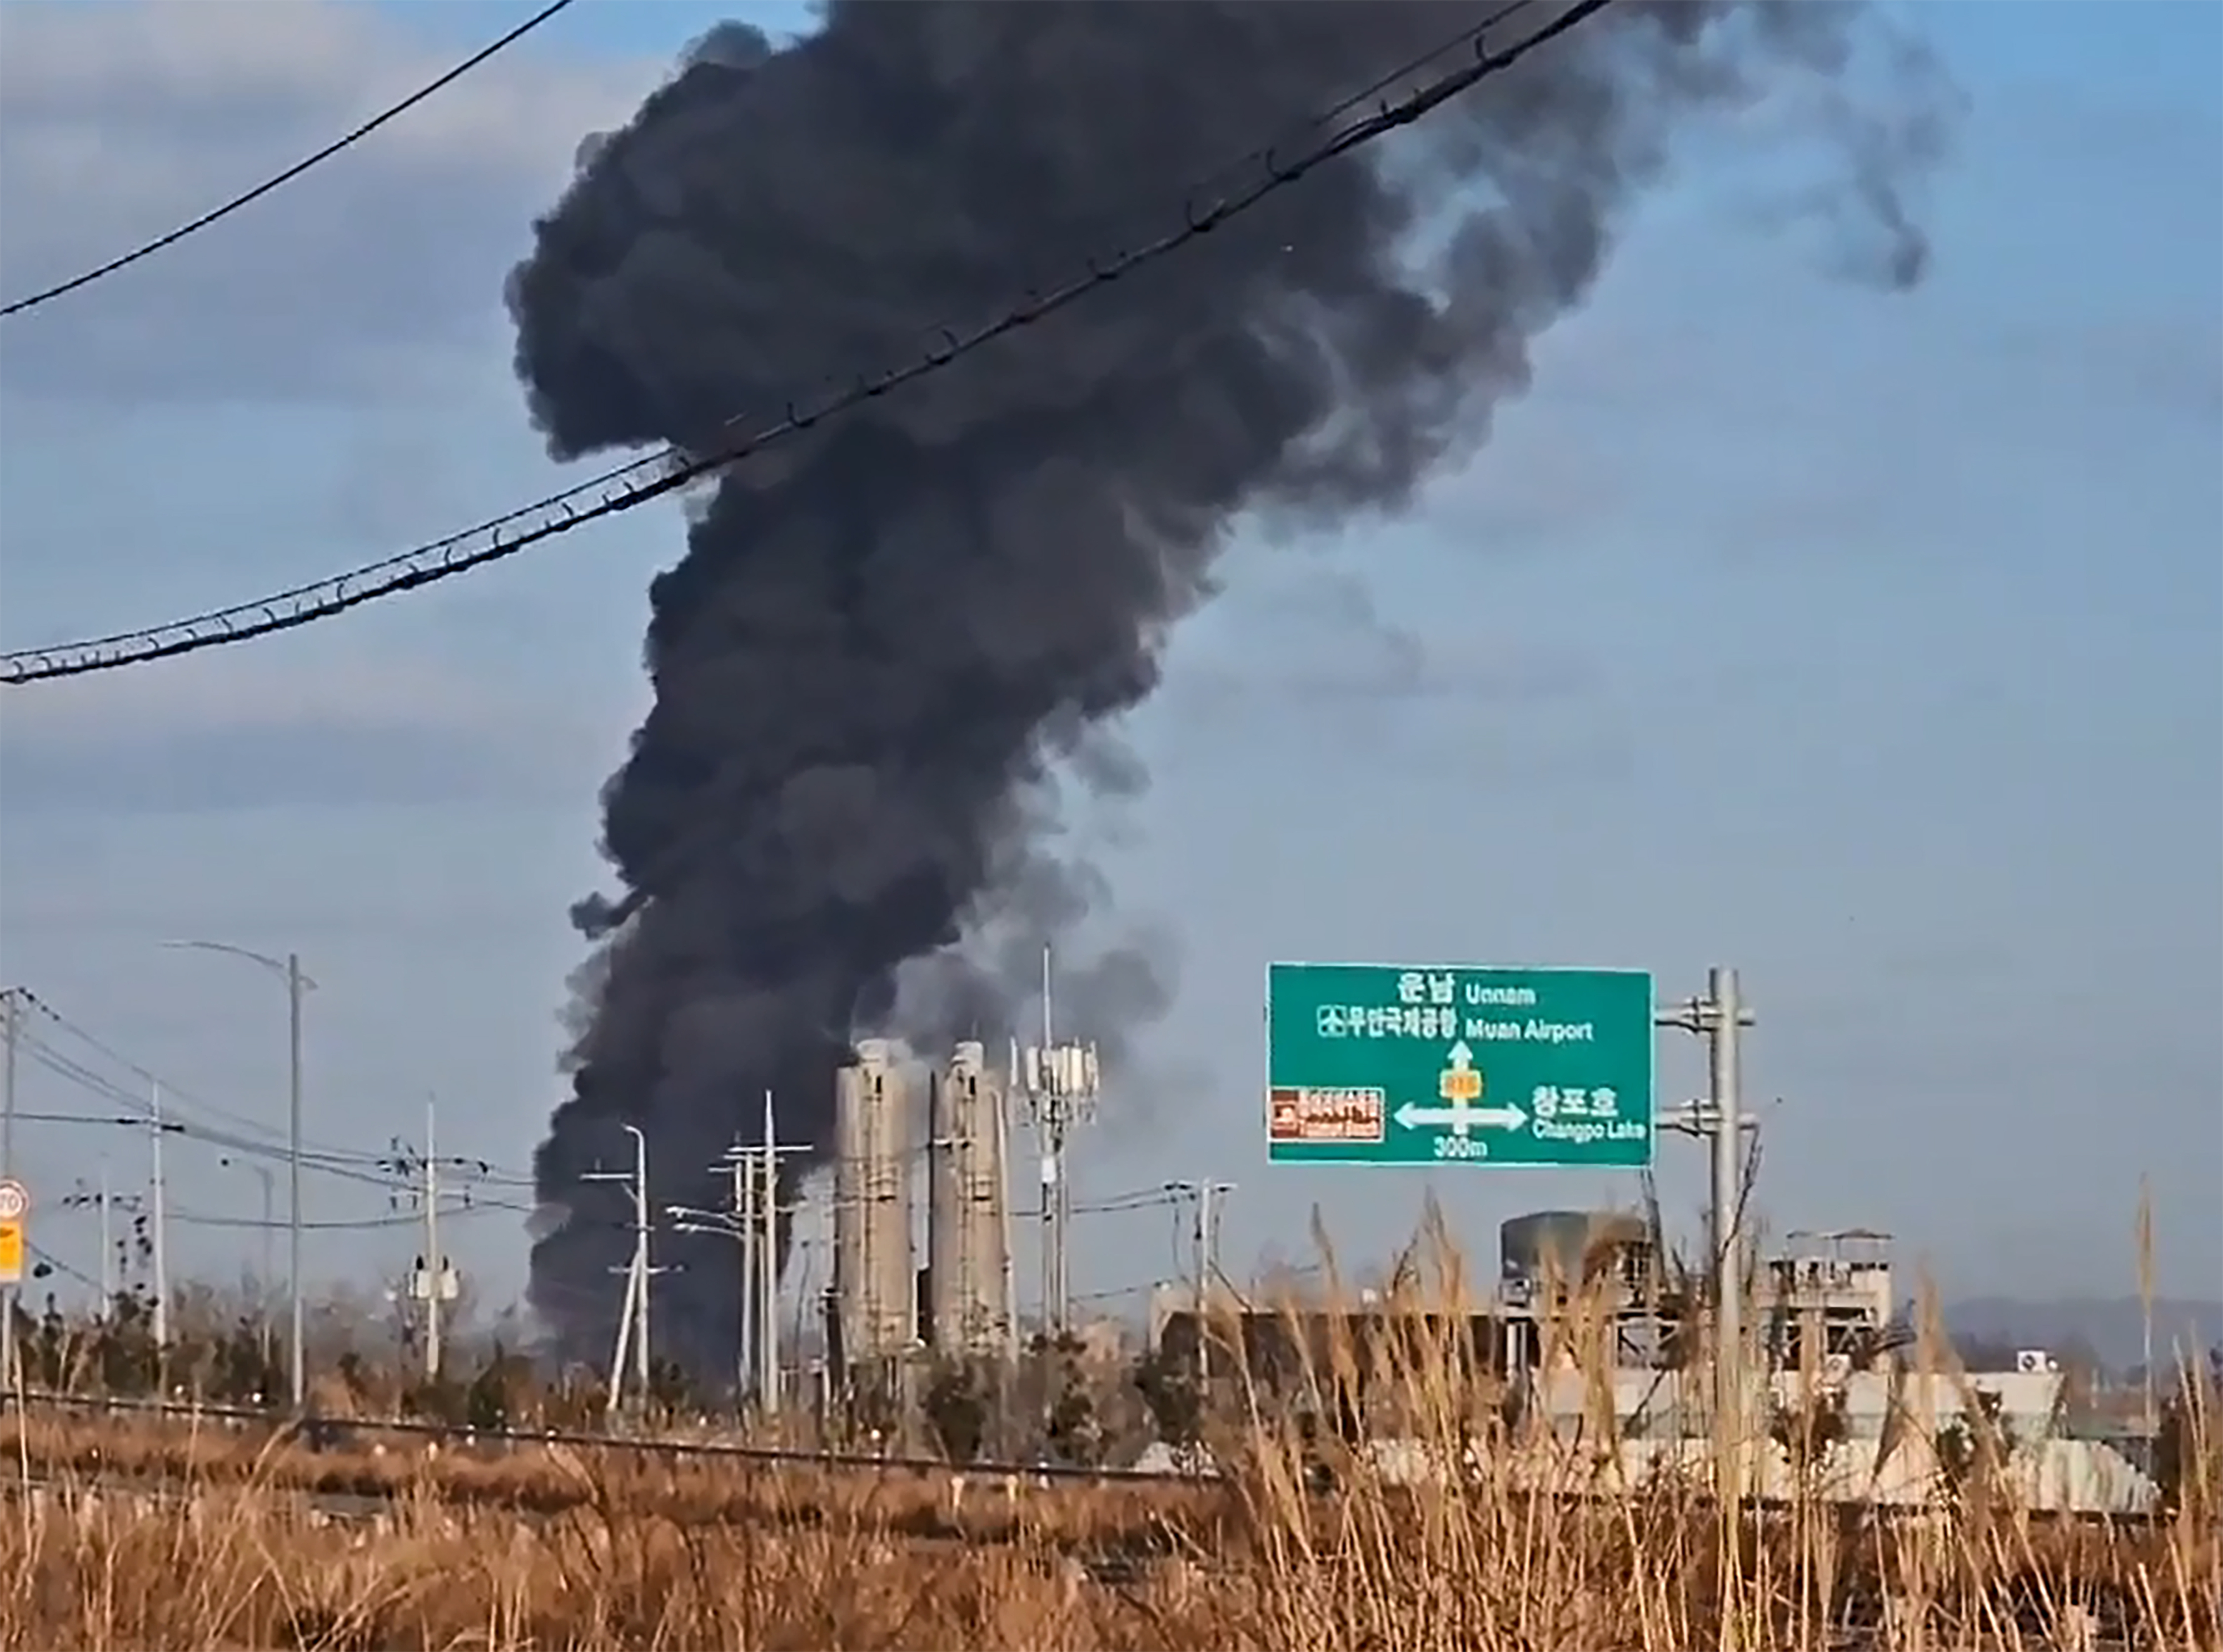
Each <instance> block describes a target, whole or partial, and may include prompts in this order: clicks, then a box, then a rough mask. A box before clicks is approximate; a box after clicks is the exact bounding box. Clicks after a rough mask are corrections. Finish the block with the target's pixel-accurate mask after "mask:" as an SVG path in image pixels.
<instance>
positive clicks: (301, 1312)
mask: <svg viewBox="0 0 2223 1652" xmlns="http://www.w3.org/2000/svg"><path fill="white" fill-rule="evenodd" d="M162 945H164V946H167V947H169V948H172V949H173V950H175V951H181V952H223V953H225V954H227V955H229V956H230V957H232V958H242V959H244V960H245V961H246V962H248V963H249V964H254V965H255V967H256V968H257V969H260V970H264V971H266V972H267V973H268V974H271V975H274V976H275V977H278V979H280V981H282V982H284V983H285V985H286V1047H287V1061H286V1071H287V1085H286V1160H287V1190H288V1192H287V1218H286V1228H287V1237H286V1253H287V1275H288V1278H287V1292H286V1294H287V1315H288V1317H289V1318H290V1319H291V1320H292V1322H293V1323H292V1327H291V1329H292V1333H293V1348H292V1353H291V1361H290V1363H291V1365H292V1367H293V1368H292V1371H291V1372H290V1373H289V1374H290V1376H291V1378H292V1388H293V1409H294V1410H296V1411H299V1410H301V1409H302V1407H303V1406H304V1405H305V1404H306V1403H307V1400H308V1394H309V1366H308V1337H307V1327H308V1315H307V1310H306V1309H305V1298H304V1296H303V1290H304V1286H303V1282H302V1278H301V1222H302V1212H301V1002H302V1000H303V998H305V996H307V995H308V994H310V993H312V992H314V991H315V990H316V989H317V983H315V982H314V981H313V980H312V979H311V978H310V977H308V976H307V975H306V974H305V973H304V972H303V970H302V969H301V955H300V954H299V952H288V953H287V954H286V956H285V957H284V958H273V957H271V956H270V955H269V954H268V953H267V952H255V951H254V950H253V949H252V948H250V947H246V946H235V945H232V944H231V943H230V942H229V941H217V940H174V941H164V942H163V943H162Z"/></svg>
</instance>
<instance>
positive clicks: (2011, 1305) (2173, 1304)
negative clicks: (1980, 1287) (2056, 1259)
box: [1945, 1297, 2223, 1372]
mask: <svg viewBox="0 0 2223 1652" xmlns="http://www.w3.org/2000/svg"><path fill="white" fill-rule="evenodd" d="M1945 1326H1946V1329H1947V1330H1948V1331H1949V1332H1950V1334H1951V1335H1952V1337H1953V1340H1954V1341H1955V1342H1956V1343H1958V1344H1960V1345H1961V1346H1962V1349H1963V1351H1964V1352H1965V1351H1966V1349H1967V1347H1968V1345H1969V1344H1971V1343H1981V1344H1982V1345H1983V1346H1984V1347H1986V1348H1989V1349H1997V1348H2006V1349H2010V1350H2012V1349H2014V1348H2044V1349H2047V1350H2049V1351H2050V1352H2051V1353H2054V1354H2062V1353H2065V1352H2069V1351H2070V1350H2072V1349H2078V1350H2087V1349H2088V1350H2089V1351H2090V1352H2091V1353H2092V1354H2096V1355H2098V1356H2099V1359H2100V1362H2101V1364H2103V1365H2104V1366H2106V1367H2107V1369H2109V1370H2110V1371H2118V1372H2119V1371H2125V1370H2127V1369H2129V1368H2130V1367H2132V1366H2136V1365H2138V1364H2139V1363H2140V1362H2141V1361H2142V1360H2144V1357H2145V1353H2144V1346H2145V1329H2144V1328H2145V1308H2144V1304H2143V1303H2140V1302H2139V1301H2138V1298H2137V1297H2052V1298H2022V1297H1968V1298H1966V1299H1964V1300H1962V1301H1960V1302H1956V1303H1952V1304H1950V1305H1949V1307H1948V1308H1947V1309H1946V1310H1945ZM2180 1344H2181V1345H2182V1346H2184V1347H2188V1348H2191V1347H2197V1348H2198V1349H2201V1350H2203V1351H2204V1350H2206V1349H2208V1348H2213V1347H2218V1346H2219V1345H2223V1301H2207V1300H2202V1299H2201V1298H2199V1297H2156V1298H2155V1299H2154V1304H2153V1349H2154V1363H2155V1364H2156V1365H2157V1366H2163V1365H2166V1364H2167V1363H2168V1362H2169V1360H2170V1358H2171V1354H2172V1349H2173V1347H2175V1346H2176V1345H2180Z"/></svg>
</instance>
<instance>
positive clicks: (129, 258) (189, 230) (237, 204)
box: [0, 0, 576, 319]
mask: <svg viewBox="0 0 2223 1652" xmlns="http://www.w3.org/2000/svg"><path fill="white" fill-rule="evenodd" d="M575 3H576V0H551V3H550V4H548V5H545V6H543V7H542V8H541V9H539V10H538V11H537V12H535V13H534V14H533V15H532V16H530V17H528V18H526V20H525V21H524V22H521V23H520V24H518V25H517V27H516V28H513V29H511V30H510V31H509V32H508V33H507V35H503V36H501V39H499V40H496V41H491V42H489V43H488V44H487V45H485V46H482V47H480V48H479V49H478V50H477V51H475V52H474V53H471V55H470V56H469V57H467V58H465V59H464V60H463V61H462V62H461V63H458V64H457V65H456V66H455V67H454V68H452V69H450V70H449V71H448V72H446V73H445V74H444V75H442V76H441V77H440V78H439V79H437V80H431V81H427V82H426V83H425V85H421V86H419V88H418V89H417V90H416V91H412V92H411V93H410V94H409V95H408V96H407V97H404V98H403V99H402V100H401V101H400V103H398V104H389V105H388V106H387V108H385V109H383V110H380V111H379V112H378V113H377V114H375V115H374V116H371V117H370V118H369V119H368V120H367V121H365V122H363V123H362V125H360V126H358V127H356V128H355V129H354V130H352V131H350V132H347V133H344V134H343V135H341V136H339V137H337V138H334V139H333V140H332V141H331V142H330V143H327V144H326V145H325V146H324V148H321V149H319V150H318V151H317V152H316V153H315V154H310V155H305V156H303V157H302V158H301V159H300V160H297V161H295V162H294V163H293V165H292V166H288V167H287V168H286V170H285V171H283V172H281V173H278V174H276V175H275V176H274V177H271V178H266V179H263V180H262V182H261V183H259V184H257V185H255V187H254V188H253V189H250V190H248V191H246V192H243V193H242V194H238V195H235V196H233V197H232V198H230V200H228V201H226V202H225V203H224V204H223V205H221V206H217V207H211V209H210V210H207V211H205V212H204V213H202V214H201V215H200V217H197V218H194V219H192V221H191V222H189V223H181V224H179V226H178V227H177V228H176V229H173V230H171V231H170V232H169V233H168V234H167V235H164V236H156V237H155V238H154V240H152V241H149V242H142V244H141V245H139V246H136V247H134V248H132V249H131V250H130V251H129V252H127V253H119V254H117V256H115V257H114V258H111V259H110V260H109V261H107V262H106V263H104V264H98V265H96V266H94V267H92V268H91V269H89V270H85V271H83V272H82V273H79V274H76V275H72V276H71V277H70V278H69V280H66V281H58V282H56V283H55V284H54V286H50V287H45V288H42V289H41V290H40V291H39V292H32V293H27V294H26V295H25V296H23V297H22V298H17V299H15V300H14V301H13V302H11V303H9V304H5V305H0V319H4V318H5V317H9V316H20V315H22V314H23V313H24V312H25V311H31V310H36V309H37V308H39V306H40V305H47V304H52V303H53V302H54V300H55V299H56V298H64V297H66V296H67V295H68V294H70V293H72V292H76V291H78V290H79V288H80V287H88V286H91V285H92V284H93V283H94V282H95V281H98V280H104V279H106V278H107V277H109V276H110V275H113V274H115V273H117V271H118V270H126V269H129V268H130V267H131V266H133V265H134V264H136V263H139V262H141V261H142V260H145V259H148V258H152V257H153V256H154V254H156V253H159V252H164V251H167V249H168V248H172V247H174V246H176V245H177V244H178V243H179V242H181V241H183V240H185V239H186V237H187V236H195V235H198V234H199V233H200V232H201V231H202V230H204V229H207V228H208V227H209V226H210V225H211V224H215V223H223V222H224V219H226V218H228V217H230V216H231V215H232V214H233V213H235V212H237V211H239V210H241V209H242V208H243V207H249V206H252V205H254V204H255V202H257V201H259V200H261V198H263V197H264V196H266V195H268V194H271V193H272V192H274V191H277V190H280V189H282V188H284V187H285V186H286V185H288V184H290V183H292V182H293V180H294V179H297V178H299V177H300V176H301V174H302V173H305V172H309V171H312V170H313V169H314V168H316V167H318V166H322V165H323V164H324V162H325V161H327V160H331V158H332V157H333V156H334V155H337V154H340V153H341V152H342V151H343V150H346V149H351V148H354V147H355V146H356V144H358V143H360V142H362V141H363V140H364V139H365V138H367V137H368V136H369V135H371V134H372V133H374V132H375V131H377V130H378V129H379V128H381V126H385V125H387V123H388V122H393V121H395V120H399V119H400V117H401V116H404V115H406V114H407V113H408V112H409V111H410V110H412V109H414V108H416V107H417V105H418V104H421V103H423V102H425V99H427V98H428V97H432V96H434V95H435V94H436V93H438V92H441V91H446V90H447V88H449V87H450V86H452V85H455V84H456V82H457V81H458V80H461V79H463V77H464V76H465V75H467V74H469V73H470V72H471V71H472V70H474V69H475V68H477V67H479V66H481V65H482V64H483V63H485V62H487V61H488V60H489V59H491V58H494V57H495V56H497V55H499V54H500V53H502V52H504V51H507V49H508V48H509V47H512V46H514V45H515V44H516V43H517V42H518V41H521V40H523V39H524V38H525V37H526V35H530V34H531V33H532V31H533V30H534V29H536V28H539V27H540V25H541V24H543V23H545V22H548V20H549V19H550V18H551V17H554V16H557V14H558V13H559V12H564V11H568V10H569V9H570V8H571V7H572V5H573V4H575Z"/></svg>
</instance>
